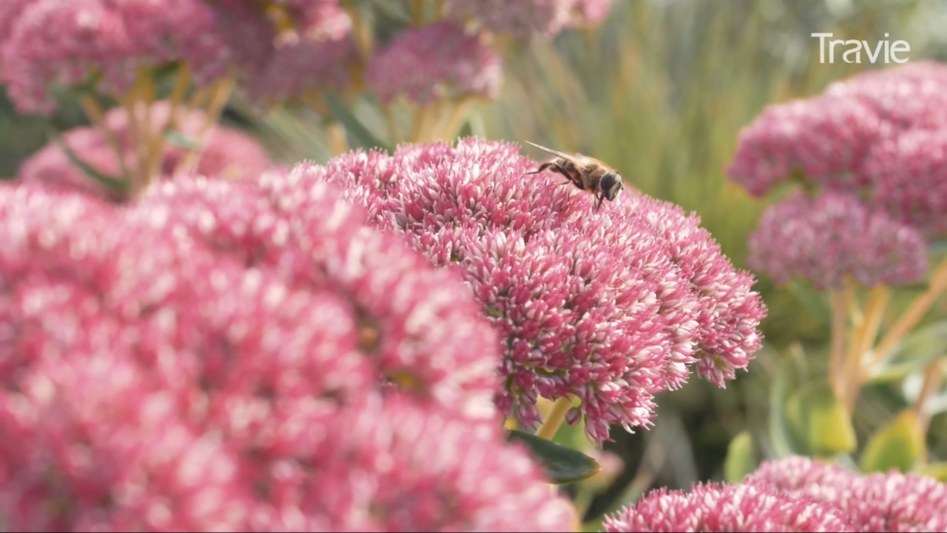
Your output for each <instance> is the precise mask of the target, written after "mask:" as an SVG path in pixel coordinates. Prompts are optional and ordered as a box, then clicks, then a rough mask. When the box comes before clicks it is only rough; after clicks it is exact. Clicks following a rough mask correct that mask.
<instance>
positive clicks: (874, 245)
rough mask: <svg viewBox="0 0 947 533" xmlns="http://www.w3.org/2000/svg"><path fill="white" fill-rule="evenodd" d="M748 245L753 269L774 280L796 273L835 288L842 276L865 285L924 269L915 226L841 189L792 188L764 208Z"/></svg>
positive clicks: (905, 278) (920, 274) (919, 275)
mask: <svg viewBox="0 0 947 533" xmlns="http://www.w3.org/2000/svg"><path fill="white" fill-rule="evenodd" d="M749 247H750V254H749V257H748V262H749V264H750V265H751V266H752V267H753V268H754V269H755V270H757V271H758V272H765V273H766V274H768V275H770V276H772V277H773V278H774V279H775V280H776V281H777V282H778V283H787V282H789V281H790V280H791V279H793V278H795V277H800V278H803V279H806V280H808V281H810V282H812V283H813V285H815V286H816V287H818V288H820V289H829V288H838V287H840V286H841V285H842V283H843V280H844V277H845V276H846V275H849V276H852V277H853V278H854V279H856V280H857V281H859V282H860V283H862V284H864V285H868V286H871V285H879V284H893V285H902V284H909V283H915V282H917V281H920V280H921V279H923V278H924V275H925V273H926V272H927V268H928V259H927V251H926V244H925V241H924V239H923V237H922V235H921V234H920V233H919V232H918V231H917V230H916V229H915V228H913V227H911V226H908V225H905V224H902V223H901V222H898V221H897V220H894V219H892V218H891V217H889V216H888V215H887V214H885V213H884V212H883V211H880V210H878V209H875V210H872V209H871V208H869V207H868V206H867V205H865V204H864V203H862V202H860V201H859V200H858V199H856V198H854V197H853V196H850V195H848V194H843V193H833V192H825V193H822V194H820V195H819V196H818V197H816V198H808V197H807V196H806V195H805V194H803V193H796V194H794V195H792V196H790V197H789V198H787V199H785V200H783V201H782V202H780V203H778V204H775V205H773V206H771V207H769V208H767V210H766V211H765V212H764V213H763V216H762V217H761V218H760V221H759V224H758V226H757V228H756V230H754V232H753V233H752V234H751V235H750V239H749Z"/></svg>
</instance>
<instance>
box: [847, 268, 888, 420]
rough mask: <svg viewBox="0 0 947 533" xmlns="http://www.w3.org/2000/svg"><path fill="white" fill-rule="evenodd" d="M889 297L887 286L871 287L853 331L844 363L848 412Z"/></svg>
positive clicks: (857, 390)
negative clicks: (861, 314)
mask: <svg viewBox="0 0 947 533" xmlns="http://www.w3.org/2000/svg"><path fill="white" fill-rule="evenodd" d="M890 297H891V291H890V290H888V287H887V286H885V285H878V286H876V287H874V288H872V289H871V293H870V295H869V296H868V303H867V305H866V306H865V313H864V315H863V317H862V320H861V321H860V323H859V324H858V327H857V328H856V329H855V331H854V332H853V337H852V345H851V346H849V350H848V356H847V360H846V364H845V375H846V387H845V389H844V391H843V394H844V396H843V401H844V405H845V408H846V410H847V411H848V412H849V414H851V413H852V411H853V410H854V409H855V402H856V400H858V393H859V390H860V389H861V384H862V379H863V376H864V370H863V368H862V359H863V357H864V355H865V352H867V351H868V350H869V349H871V346H872V344H873V343H874V341H875V337H876V336H877V335H878V328H879V327H880V326H881V319H882V318H883V317H884V313H885V309H887V307H888V301H889V300H890Z"/></svg>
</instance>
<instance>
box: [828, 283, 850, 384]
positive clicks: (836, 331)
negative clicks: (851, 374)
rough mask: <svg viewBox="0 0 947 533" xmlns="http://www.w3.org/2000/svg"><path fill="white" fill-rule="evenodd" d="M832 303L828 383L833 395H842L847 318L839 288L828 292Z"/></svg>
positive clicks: (846, 310)
mask: <svg viewBox="0 0 947 533" xmlns="http://www.w3.org/2000/svg"><path fill="white" fill-rule="evenodd" d="M829 300H830V302H831V304H832V340H831V344H830V347H829V384H830V385H831V386H832V390H834V391H835V395H836V396H837V397H839V398H841V397H842V393H843V390H844V384H843V382H842V374H841V372H842V366H843V365H842V360H843V358H844V357H845V322H846V319H847V318H848V309H847V307H848V306H847V305H846V301H845V297H844V296H843V294H842V291H841V290H840V289H832V290H831V291H830V292H829Z"/></svg>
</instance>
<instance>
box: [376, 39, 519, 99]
mask: <svg viewBox="0 0 947 533" xmlns="http://www.w3.org/2000/svg"><path fill="white" fill-rule="evenodd" d="M501 79H502V71H501V70H500V56H499V55H498V54H497V53H496V52H494V51H493V50H491V49H490V48H489V47H487V45H486V44H485V43H484V42H483V39H482V36H481V35H479V34H476V33H472V34H467V33H466V32H465V31H464V29H463V27H462V26H460V25H459V24H457V23H455V22H451V21H445V22H437V23H434V24H430V25H428V26H423V27H420V28H409V29H406V30H404V31H402V32H401V33H399V34H398V35H397V36H396V37H395V38H394V39H393V40H392V41H391V42H390V43H388V45H387V46H386V47H385V48H384V49H382V50H381V51H380V52H379V53H378V54H377V55H376V56H375V57H373V58H372V60H371V61H370V62H369V64H368V67H367V69H366V71H365V80H366V82H367V83H368V85H369V86H370V87H371V88H372V90H374V91H375V93H376V94H378V96H379V97H380V98H381V99H382V100H383V101H385V102H388V101H391V100H393V99H394V98H395V97H396V96H398V95H404V96H405V97H406V98H407V99H408V100H410V101H412V102H414V103H416V104H419V105H426V104H430V103H432V102H434V101H437V100H443V99H457V98H459V97H463V96H480V97H485V98H495V97H496V96H497V93H498V92H499V90H500V81H501Z"/></svg>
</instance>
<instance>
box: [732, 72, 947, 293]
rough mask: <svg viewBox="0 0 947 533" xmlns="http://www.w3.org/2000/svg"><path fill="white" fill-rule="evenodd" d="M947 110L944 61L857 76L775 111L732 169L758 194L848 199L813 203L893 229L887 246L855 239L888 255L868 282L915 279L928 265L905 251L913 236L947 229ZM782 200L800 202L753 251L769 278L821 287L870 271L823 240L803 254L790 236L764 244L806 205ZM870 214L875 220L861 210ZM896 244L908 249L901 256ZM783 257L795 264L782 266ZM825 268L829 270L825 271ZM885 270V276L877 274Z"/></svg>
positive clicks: (765, 116)
mask: <svg viewBox="0 0 947 533" xmlns="http://www.w3.org/2000/svg"><path fill="white" fill-rule="evenodd" d="M945 110H947V66H945V65H942V64H939V63H934V62H929V61H922V62H912V63H910V64H906V65H902V66H897V67H893V68H888V69H884V70H881V71H876V72H868V73H864V74H860V75H858V76H855V77H853V78H851V79H848V80H845V81H840V82H836V83H833V84H832V85H830V86H829V88H828V89H827V90H826V91H825V93H824V94H822V95H819V96H816V97H813V98H808V99H804V100H796V101H793V102H788V103H785V104H779V105H773V106H770V107H768V108H767V109H766V110H765V111H764V112H763V113H762V114H761V115H760V117H758V118H757V119H756V120H755V121H754V122H753V123H752V124H750V125H749V126H747V127H746V128H744V130H743V131H742V132H741V134H740V140H739V146H738V148H737V151H736V154H735V155H734V158H733V161H732V163H731V165H730V167H729V169H728V173H729V175H730V178H731V179H733V180H734V181H735V182H737V183H739V184H741V185H742V186H744V187H745V188H746V189H747V190H748V191H750V192H751V193H752V194H754V195H756V196H762V195H764V194H766V193H767V192H769V191H770V190H772V189H773V188H774V187H775V186H777V185H779V184H781V183H783V182H786V181H799V182H801V183H802V185H803V186H804V187H805V188H806V189H807V190H811V189H816V190H817V191H818V192H817V194H835V193H838V194H844V195H849V196H851V197H852V198H853V200H852V201H847V202H842V203H839V202H837V201H836V200H826V201H824V202H821V200H816V202H817V203H818V202H821V204H820V205H822V204H824V205H828V204H835V205H836V207H841V206H842V205H846V206H848V207H849V208H851V209H852V211H851V212H850V213H848V214H847V215H845V216H849V217H852V218H860V217H864V216H869V217H871V218H872V220H875V221H885V222H883V224H886V225H891V228H890V229H888V230H884V231H881V233H880V234H878V236H879V238H882V242H877V243H868V242H866V238H865V237H861V238H859V239H858V242H859V243H861V245H863V246H867V247H869V248H871V247H874V248H879V247H880V248H881V249H883V250H886V251H888V252H889V254H888V255H887V256H885V257H880V258H877V259H876V260H875V262H876V263H877V264H876V265H873V266H871V267H870V268H869V270H874V271H875V272H874V273H870V274H867V279H868V280H869V283H910V282H913V281H916V280H917V279H918V274H916V273H917V272H918V271H920V270H921V269H922V268H926V262H925V261H922V260H919V256H918V254H917V253H915V252H909V251H908V248H911V247H914V246H915V244H912V243H913V242H914V241H915V240H916V237H914V236H908V234H909V233H912V232H914V231H916V232H920V235H921V236H923V238H924V239H925V240H926V239H930V238H932V237H935V236H937V235H942V234H944V233H947V217H945V213H947V155H945V154H947V111H945ZM855 199H857V200H855ZM783 202H786V203H788V204H793V205H787V206H785V207H781V206H773V207H771V208H770V209H771V210H778V212H774V213H772V214H767V215H766V216H764V220H766V221H767V224H769V225H770V227H769V228H762V227H761V228H760V230H759V231H758V234H757V235H758V237H757V238H756V239H755V240H754V243H753V245H751V248H753V247H761V249H757V250H755V254H756V255H757V256H759V257H764V256H768V257H770V258H771V259H765V260H757V263H758V264H760V265H763V266H762V268H763V269H764V270H765V271H766V272H767V273H768V274H771V275H773V276H774V277H776V278H779V279H785V278H787V277H791V276H794V275H801V276H804V277H807V278H809V279H810V280H813V281H815V282H816V283H817V284H819V285H821V286H831V285H835V284H837V282H838V278H839V275H840V274H844V273H848V274H854V275H856V276H866V274H865V272H861V273H856V272H854V271H852V270H851V269H848V267H849V266H851V265H854V264H855V263H858V262H860V261H861V259H854V258H852V257H850V256H848V255H847V254H849V252H851V246H841V245H840V246H835V247H832V246H831V245H830V243H828V242H825V241H826V238H828V237H826V236H825V235H824V236H823V237H820V238H818V239H816V240H814V241H811V242H810V244H812V245H816V246H823V247H822V248H814V249H811V250H806V251H799V252H792V251H790V250H788V248H795V249H798V248H799V243H798V242H796V243H790V242H789V241H787V240H785V239H784V238H783V240H780V241H772V242H765V241H764V240H763V239H764V236H765V237H767V238H776V237H778V235H777V234H778V233H779V231H780V230H779V229H778V228H776V227H775V226H773V224H779V223H781V222H777V220H780V221H785V216H786V215H787V214H790V213H796V211H798V210H799V209H800V206H801V200H798V199H795V197H793V198H790V199H786V200H784V201H783ZM864 210H867V211H870V212H871V214H870V215H864V214H862V211H864ZM840 216H841V215H840ZM817 218H818V217H816V218H812V217H809V218H808V221H809V222H808V224H816V223H819V220H817ZM828 220H829V219H824V220H823V222H825V221H828ZM878 223H879V224H880V223H881V222H878ZM902 225H907V226H909V227H910V228H913V230H912V229H905V228H904V227H903V226H902ZM809 231H810V233H811V232H814V233H825V234H826V235H829V234H836V233H837V231H838V228H832V227H823V226H818V225H814V226H811V227H810V228H809ZM879 231H880V230H879ZM882 234H883V235H887V236H888V237H882ZM893 235H898V236H899V237H897V238H896V239H895V241H896V242H895V241H891V240H890V237H891V236H893ZM886 239H887V240H886ZM897 243H901V244H897ZM825 246H827V247H825ZM892 246H894V249H892V248H890V247H892ZM899 246H906V247H907V248H901V249H900V251H898V250H897V248H898V247H899ZM868 253H870V252H864V253H862V255H863V256H865V255H866V254H868ZM803 255H805V256H809V257H811V258H815V257H817V256H823V257H822V258H820V259H817V260H815V261H814V263H810V264H809V265H808V266H805V267H803V266H802V265H801V264H800V263H799V260H800V259H801V258H802V257H803ZM826 255H827V256H831V257H824V256H826ZM780 256H784V257H782V258H780ZM864 258H865V257H862V259H864ZM780 261H785V262H787V263H794V262H795V263H796V265H795V266H793V267H790V266H788V265H782V266H780V265H778V263H779V262H780ZM893 261H903V262H902V263H901V264H893V263H892V262H893ZM909 261H916V263H915V264H910V263H909ZM918 261H919V262H918ZM821 267H827V268H828V270H819V268H821ZM834 267H841V268H842V271H837V270H832V268H834ZM879 269H880V270H884V271H887V272H888V274H880V273H879V271H880V270H879ZM920 275H923V274H920ZM886 278H888V279H886Z"/></svg>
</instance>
